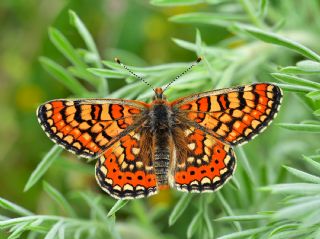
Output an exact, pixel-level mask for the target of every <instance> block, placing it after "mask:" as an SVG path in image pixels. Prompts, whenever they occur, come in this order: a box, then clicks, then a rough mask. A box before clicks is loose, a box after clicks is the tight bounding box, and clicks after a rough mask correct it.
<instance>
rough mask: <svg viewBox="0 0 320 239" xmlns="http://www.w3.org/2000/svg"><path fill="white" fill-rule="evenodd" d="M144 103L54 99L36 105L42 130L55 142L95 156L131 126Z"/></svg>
mask: <svg viewBox="0 0 320 239" xmlns="http://www.w3.org/2000/svg"><path fill="white" fill-rule="evenodd" d="M145 107H147V104H143V103H139V102H135V101H123V100H106V99H101V100H54V101H49V102H47V103H45V104H43V105H41V106H40V107H39V108H38V111H37V115H38V120H39V123H40V124H41V126H42V128H43V130H44V131H45V132H46V134H47V135H48V136H49V138H50V139H52V140H53V141H54V142H55V143H57V144H59V145H61V146H62V147H64V148H65V149H67V150H69V151H71V152H73V153H75V154H77V155H80V156H82V157H86V158H96V157H98V156H99V155H100V154H101V153H103V151H104V150H105V149H106V148H107V147H108V146H109V145H110V144H112V143H113V142H115V141H116V140H117V138H119V137H121V135H122V134H125V133H126V131H127V130H129V129H132V128H134V127H136V126H135V123H136V121H138V118H139V115H140V114H141V112H142V111H143V110H144V109H145Z"/></svg>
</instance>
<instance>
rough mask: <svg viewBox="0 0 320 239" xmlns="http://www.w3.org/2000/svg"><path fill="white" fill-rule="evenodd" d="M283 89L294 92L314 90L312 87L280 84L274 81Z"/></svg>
mask: <svg viewBox="0 0 320 239" xmlns="http://www.w3.org/2000/svg"><path fill="white" fill-rule="evenodd" d="M276 85H277V86H279V87H280V88H281V89H282V90H284V91H289V92H296V93H308V92H310V91H314V88H310V87H305V86H300V85H290V84H281V83H276Z"/></svg>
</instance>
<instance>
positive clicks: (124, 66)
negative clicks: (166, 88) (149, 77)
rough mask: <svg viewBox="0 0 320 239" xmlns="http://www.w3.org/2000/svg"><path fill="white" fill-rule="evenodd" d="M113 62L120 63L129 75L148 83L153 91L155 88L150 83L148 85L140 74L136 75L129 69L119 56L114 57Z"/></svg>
mask: <svg viewBox="0 0 320 239" xmlns="http://www.w3.org/2000/svg"><path fill="white" fill-rule="evenodd" d="M114 60H115V62H117V63H118V64H119V65H121V66H122V67H123V68H124V69H126V70H127V71H128V72H129V73H130V74H131V75H133V76H134V77H136V78H137V79H139V80H141V81H142V82H144V83H145V84H146V85H148V86H149V87H150V88H151V89H152V90H153V91H154V92H155V93H156V91H155V89H154V88H153V87H152V85H150V83H149V82H147V81H146V80H144V79H143V78H142V77H141V76H138V75H137V74H136V73H134V72H133V71H132V70H130V69H129V68H128V67H127V66H126V65H124V64H123V63H122V62H121V61H120V60H119V58H114Z"/></svg>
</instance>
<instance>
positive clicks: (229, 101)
mask: <svg viewBox="0 0 320 239" xmlns="http://www.w3.org/2000/svg"><path fill="white" fill-rule="evenodd" d="M281 99H282V92H281V89H280V88H279V87H278V86H276V85H273V84H269V83H257V84H252V85H246V86H240V87H235V88H227V89H222V90H215V91H211V92H204V93H200V94H196V95H192V96H189V97H186V98H182V99H178V100H176V101H174V102H173V103H172V106H173V107H175V108H178V110H179V111H180V112H182V113H183V114H184V115H185V117H186V120H187V121H189V125H192V126H194V127H198V128H200V129H202V130H204V131H206V132H207V133H209V134H211V135H213V136H214V137H216V138H218V139H219V140H221V141H223V142H225V143H228V144H231V145H238V144H241V143H245V142H248V141H249V140H250V139H252V138H254V137H255V136H256V135H258V134H259V133H260V132H261V131H262V130H264V129H265V128H266V127H267V126H268V124H269V123H270V122H271V121H272V120H273V119H274V117H275V116H276V114H277V112H278V110H279V107H280V104H281Z"/></svg>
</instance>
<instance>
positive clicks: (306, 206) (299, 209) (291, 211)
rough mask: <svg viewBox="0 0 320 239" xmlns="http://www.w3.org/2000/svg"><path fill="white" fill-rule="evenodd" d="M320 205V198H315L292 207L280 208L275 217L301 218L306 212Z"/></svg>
mask: <svg viewBox="0 0 320 239" xmlns="http://www.w3.org/2000/svg"><path fill="white" fill-rule="evenodd" d="M319 207H320V200H319V199H318V200H313V201H309V202H306V203H300V204H297V205H293V206H290V207H286V208H283V209H280V210H279V211H278V212H276V213H275V215H274V217H275V218H283V219H284V218H300V217H301V216H302V215H305V214H306V213H310V212H312V211H313V210H314V209H315V208H319Z"/></svg>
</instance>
